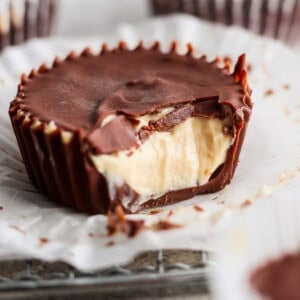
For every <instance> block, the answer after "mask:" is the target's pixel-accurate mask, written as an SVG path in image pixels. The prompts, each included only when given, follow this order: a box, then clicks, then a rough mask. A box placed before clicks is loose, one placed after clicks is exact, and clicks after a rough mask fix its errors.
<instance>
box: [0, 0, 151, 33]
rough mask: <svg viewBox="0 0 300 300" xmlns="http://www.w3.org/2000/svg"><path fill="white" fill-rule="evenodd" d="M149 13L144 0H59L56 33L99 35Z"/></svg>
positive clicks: (137, 19)
mask: <svg viewBox="0 0 300 300" xmlns="http://www.w3.org/2000/svg"><path fill="white" fill-rule="evenodd" d="M0 1H1V0H0ZM150 13H151V9H150V1H147V0H60V9H59V14H58V23H57V28H56V33H57V34H58V35H63V36H70V37H71V36H72V37H75V36H82V35H85V36H86V35H98V34H103V33H107V32H109V31H111V30H113V29H115V28H116V27H117V26H118V25H119V24H121V23H124V22H132V21H140V20H143V19H144V18H145V17H147V16H148V15H150Z"/></svg>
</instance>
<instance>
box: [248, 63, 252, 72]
mask: <svg viewBox="0 0 300 300" xmlns="http://www.w3.org/2000/svg"><path fill="white" fill-rule="evenodd" d="M252 69H253V67H252V65H251V64H248V65H247V71H248V72H249V73H250V72H251V71H252Z"/></svg>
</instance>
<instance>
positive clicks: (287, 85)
mask: <svg viewBox="0 0 300 300" xmlns="http://www.w3.org/2000/svg"><path fill="white" fill-rule="evenodd" d="M282 87H283V88H284V89H285V90H289V89H290V88H291V86H290V85H289V84H284V85H283V86H282Z"/></svg>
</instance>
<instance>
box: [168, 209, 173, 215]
mask: <svg viewBox="0 0 300 300" xmlns="http://www.w3.org/2000/svg"><path fill="white" fill-rule="evenodd" d="M172 215H173V210H172V209H171V210H170V211H169V212H168V217H171V216H172Z"/></svg>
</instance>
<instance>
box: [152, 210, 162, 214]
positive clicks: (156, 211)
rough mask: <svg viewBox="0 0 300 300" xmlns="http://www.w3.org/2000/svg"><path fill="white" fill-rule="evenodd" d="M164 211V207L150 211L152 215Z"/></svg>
mask: <svg viewBox="0 0 300 300" xmlns="http://www.w3.org/2000/svg"><path fill="white" fill-rule="evenodd" d="M161 211H162V209H153V210H151V211H150V215H156V214H159V213H160V212H161Z"/></svg>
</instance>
